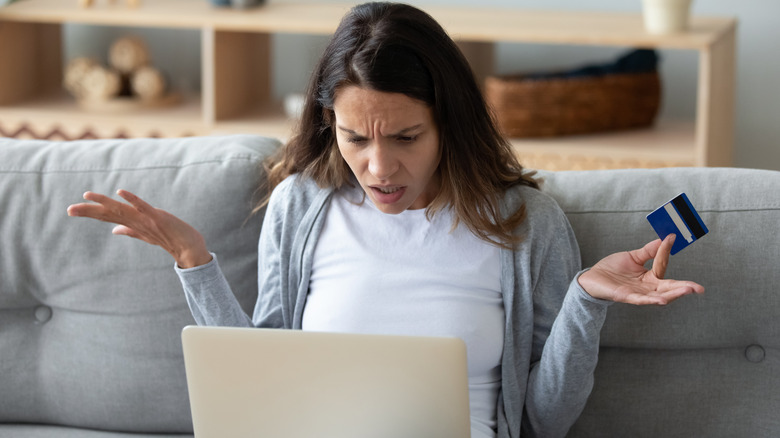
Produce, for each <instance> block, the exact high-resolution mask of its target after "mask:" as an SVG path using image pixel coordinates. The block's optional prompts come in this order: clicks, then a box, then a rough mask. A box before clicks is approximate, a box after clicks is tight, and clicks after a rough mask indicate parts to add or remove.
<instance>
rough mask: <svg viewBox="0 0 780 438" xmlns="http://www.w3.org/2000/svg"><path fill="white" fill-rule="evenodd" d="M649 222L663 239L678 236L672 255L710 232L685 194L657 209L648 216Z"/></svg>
mask: <svg viewBox="0 0 780 438" xmlns="http://www.w3.org/2000/svg"><path fill="white" fill-rule="evenodd" d="M647 220H648V222H650V225H652V226H653V229H654V230H655V232H656V234H658V237H660V238H661V239H663V238H665V237H666V236H668V235H670V234H672V233H675V234H677V239H675V241H674V245H672V255H674V254H677V253H678V252H680V251H682V250H683V249H684V248H685V247H687V246H688V245H690V244H692V243H693V242H695V241H696V240H698V239H700V238H702V237H704V235H705V234H707V233H709V231H710V230H708V229H707V226H706V225H704V221H702V220H701V217H700V216H699V213H697V212H696V209H695V208H693V204H691V201H690V200H689V199H688V196H687V195H686V194H685V193H680V194H679V195H677V196H675V197H674V198H672V200H670V201H669V202H667V203H665V204H664V205H662V206H660V207H658V208H657V209H655V211H653V212H652V213H650V214H648V215H647Z"/></svg>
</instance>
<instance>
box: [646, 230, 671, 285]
mask: <svg viewBox="0 0 780 438" xmlns="http://www.w3.org/2000/svg"><path fill="white" fill-rule="evenodd" d="M676 237H677V235H676V234H674V233H672V234H670V235H668V236H666V238H665V239H664V240H663V241H662V242H661V246H660V247H658V250H657V251H656V254H655V257H654V258H653V267H652V271H653V275H655V277H656V278H658V279H659V280H660V279H663V278H664V276H665V275H666V268H667V267H668V266H669V257H670V254H671V253H672V245H674V241H675V239H676Z"/></svg>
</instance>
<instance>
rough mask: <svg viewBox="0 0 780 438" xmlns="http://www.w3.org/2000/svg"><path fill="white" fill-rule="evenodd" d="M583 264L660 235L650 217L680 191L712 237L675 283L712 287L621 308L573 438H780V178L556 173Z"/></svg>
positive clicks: (556, 191)
mask: <svg viewBox="0 0 780 438" xmlns="http://www.w3.org/2000/svg"><path fill="white" fill-rule="evenodd" d="M545 176H546V184H545V186H544V189H545V190H546V191H547V192H548V193H550V194H552V195H553V197H555V199H557V200H558V202H559V203H560V205H561V206H562V208H563V209H564V211H565V212H566V214H567V215H568V217H569V220H570V221H571V224H572V226H573V228H574V231H575V233H576V235H577V239H578V241H579V244H580V248H581V250H582V258H583V266H591V265H592V264H593V263H595V262H596V261H597V260H598V259H600V258H601V257H603V256H605V255H607V254H610V253H612V252H615V251H621V250H627V249H633V248H638V247H640V246H641V245H643V244H644V243H645V242H647V241H649V240H651V239H653V238H654V237H655V234H654V232H653V231H652V228H651V227H650V225H649V224H648V222H647V220H646V219H645V216H646V215H647V214H648V213H650V212H651V211H652V210H654V209H655V208H656V207H658V206H659V205H661V204H662V203H664V202H666V201H668V200H670V199H671V198H673V197H674V196H676V195H677V194H679V193H680V192H685V193H687V195H688V196H689V198H690V200H691V202H692V204H693V205H694V206H695V208H696V209H697V210H698V211H699V213H700V215H701V217H702V219H703V220H704V222H705V224H706V225H707V226H708V228H709V230H710V232H709V234H708V235H706V236H705V237H703V238H702V239H701V240H699V241H697V242H696V243H694V244H693V245H692V246H690V247H688V248H686V249H685V250H683V251H682V252H680V253H678V254H677V255H675V256H672V258H671V262H670V267H669V270H668V273H667V275H668V277H670V278H681V279H690V280H694V281H696V282H699V283H700V284H702V285H704V287H705V288H706V293H705V294H704V295H702V296H688V297H684V298H683V299H681V300H679V301H677V302H674V303H672V304H670V305H669V306H666V307H634V306H629V305H621V304H617V305H613V306H612V307H611V308H610V310H609V311H608V316H607V321H606V324H605V326H604V329H603V331H602V339H601V353H600V356H599V364H598V367H597V370H596V377H595V387H594V389H593V393H592V395H591V397H590V399H589V401H588V404H587V406H586V408H585V411H584V412H583V414H582V416H581V418H580V419H579V421H578V422H577V424H576V425H575V426H574V427H573V429H572V430H571V432H570V436H573V437H628V436H630V437H736V436H740V437H770V436H771V437H775V436H780V415H778V412H780V350H779V348H780V294H778V285H780V266H779V265H780V172H774V171H761V170H747V169H701V168H697V169H662V170H621V171H597V172H557V173H552V174H546V175H545Z"/></svg>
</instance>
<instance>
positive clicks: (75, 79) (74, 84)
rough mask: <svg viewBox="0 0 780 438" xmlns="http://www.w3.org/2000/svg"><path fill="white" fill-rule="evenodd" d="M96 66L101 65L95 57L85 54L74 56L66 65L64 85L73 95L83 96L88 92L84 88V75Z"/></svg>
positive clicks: (78, 97) (76, 96)
mask: <svg viewBox="0 0 780 438" xmlns="http://www.w3.org/2000/svg"><path fill="white" fill-rule="evenodd" d="M94 67H99V64H98V62H97V61H96V60H95V59H94V58H89V57H85V56H82V57H78V58H73V59H72V60H71V61H70V62H68V65H67V66H66V67H65V75H64V77H63V80H62V85H63V86H64V87H65V89H66V90H67V91H68V92H69V93H70V94H71V95H73V97H75V98H77V99H80V98H83V97H84V96H85V95H86V93H87V92H86V90H85V89H84V77H85V76H86V75H87V72H88V71H90V70H91V69H92V68H94Z"/></svg>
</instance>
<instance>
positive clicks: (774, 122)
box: [65, 0, 780, 170]
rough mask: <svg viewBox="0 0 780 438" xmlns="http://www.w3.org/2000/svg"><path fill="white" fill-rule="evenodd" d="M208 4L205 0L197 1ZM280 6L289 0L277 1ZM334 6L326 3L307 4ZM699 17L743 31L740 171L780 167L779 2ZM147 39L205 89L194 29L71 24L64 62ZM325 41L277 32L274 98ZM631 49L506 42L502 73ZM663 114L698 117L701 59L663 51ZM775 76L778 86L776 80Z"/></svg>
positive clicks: (532, 3)
mask: <svg viewBox="0 0 780 438" xmlns="http://www.w3.org/2000/svg"><path fill="white" fill-rule="evenodd" d="M193 1H206V0H193ZM275 1H276V2H282V1H285V0H275ZM308 1H309V2H311V3H328V2H329V1H328V0H308ZM640 1H641V0H591V1H589V2H583V1H581V0H410V1H409V2H410V3H412V4H415V5H418V6H426V5H437V6H438V5H484V6H498V7H517V8H528V9H555V10H591V11H628V12H638V11H640V9H641V5H640ZM692 13H693V14H694V15H722V16H735V17H737V18H738V20H739V24H738V29H737V40H738V43H737V44H738V48H737V60H738V62H737V103H736V111H735V114H736V133H735V137H736V138H735V156H734V162H735V165H736V166H738V167H754V168H764V169H775V170H780V141H778V138H780V83H777V81H776V80H777V78H780V58H778V56H777V54H778V48H777V46H778V44H780V26H778V24H777V23H776V21H777V17H780V2H778V1H776V0H746V1H742V2H735V1H734V0H694V3H693V10H692ZM125 33H134V34H138V35H141V36H142V37H144V38H146V39H147V40H148V41H149V43H150V46H151V50H152V58H153V61H154V62H155V63H156V64H157V65H158V66H159V67H160V68H162V69H163V70H164V71H166V73H167V74H168V76H169V78H170V79H171V81H172V83H173V84H174V85H176V86H177V87H178V88H184V89H189V90H193V91H194V90H195V89H197V88H198V87H199V84H200V52H199V51H200V38H199V35H198V33H197V32H196V31H184V30H161V29H111V28H96V27H91V26H77V25H71V26H67V27H66V48H65V53H66V57H72V56H77V55H92V56H105V54H106V53H107V51H108V46H109V45H110V43H111V42H112V41H113V40H114V39H115V38H117V37H118V36H119V35H122V34H125ZM326 43H327V38H326V37H316V36H305V35H278V36H276V37H275V39H274V53H275V55H274V56H275V58H276V62H275V66H274V72H273V74H274V93H275V95H276V96H277V97H281V96H283V95H285V94H286V93H290V92H296V91H300V90H302V89H303V88H304V87H305V84H306V82H307V79H308V76H309V74H310V72H311V69H312V67H313V65H314V62H315V61H316V58H317V56H318V55H319V53H320V52H321V51H322V49H323V47H324V46H325V44H326ZM624 49H625V48H614V47H613V48H607V47H569V46H563V47H559V46H547V45H519V44H500V45H499V46H498V61H497V65H496V69H497V71H498V72H502V73H505V72H512V71H522V70H537V69H548V68H566V67H574V66H578V65H580V64H582V63H590V62H602V61H609V60H611V59H612V58H613V57H614V56H615V55H616V54H617V53H619V52H621V51H622V50H624ZM661 56H662V61H661V62H662V64H661V73H662V80H663V84H664V94H663V108H662V116H673V117H689V118H693V117H694V114H695V102H696V77H697V60H696V56H695V54H693V53H691V52H686V51H673V50H669V51H666V50H665V51H663V52H662V53H661ZM773 79H774V81H773Z"/></svg>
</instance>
